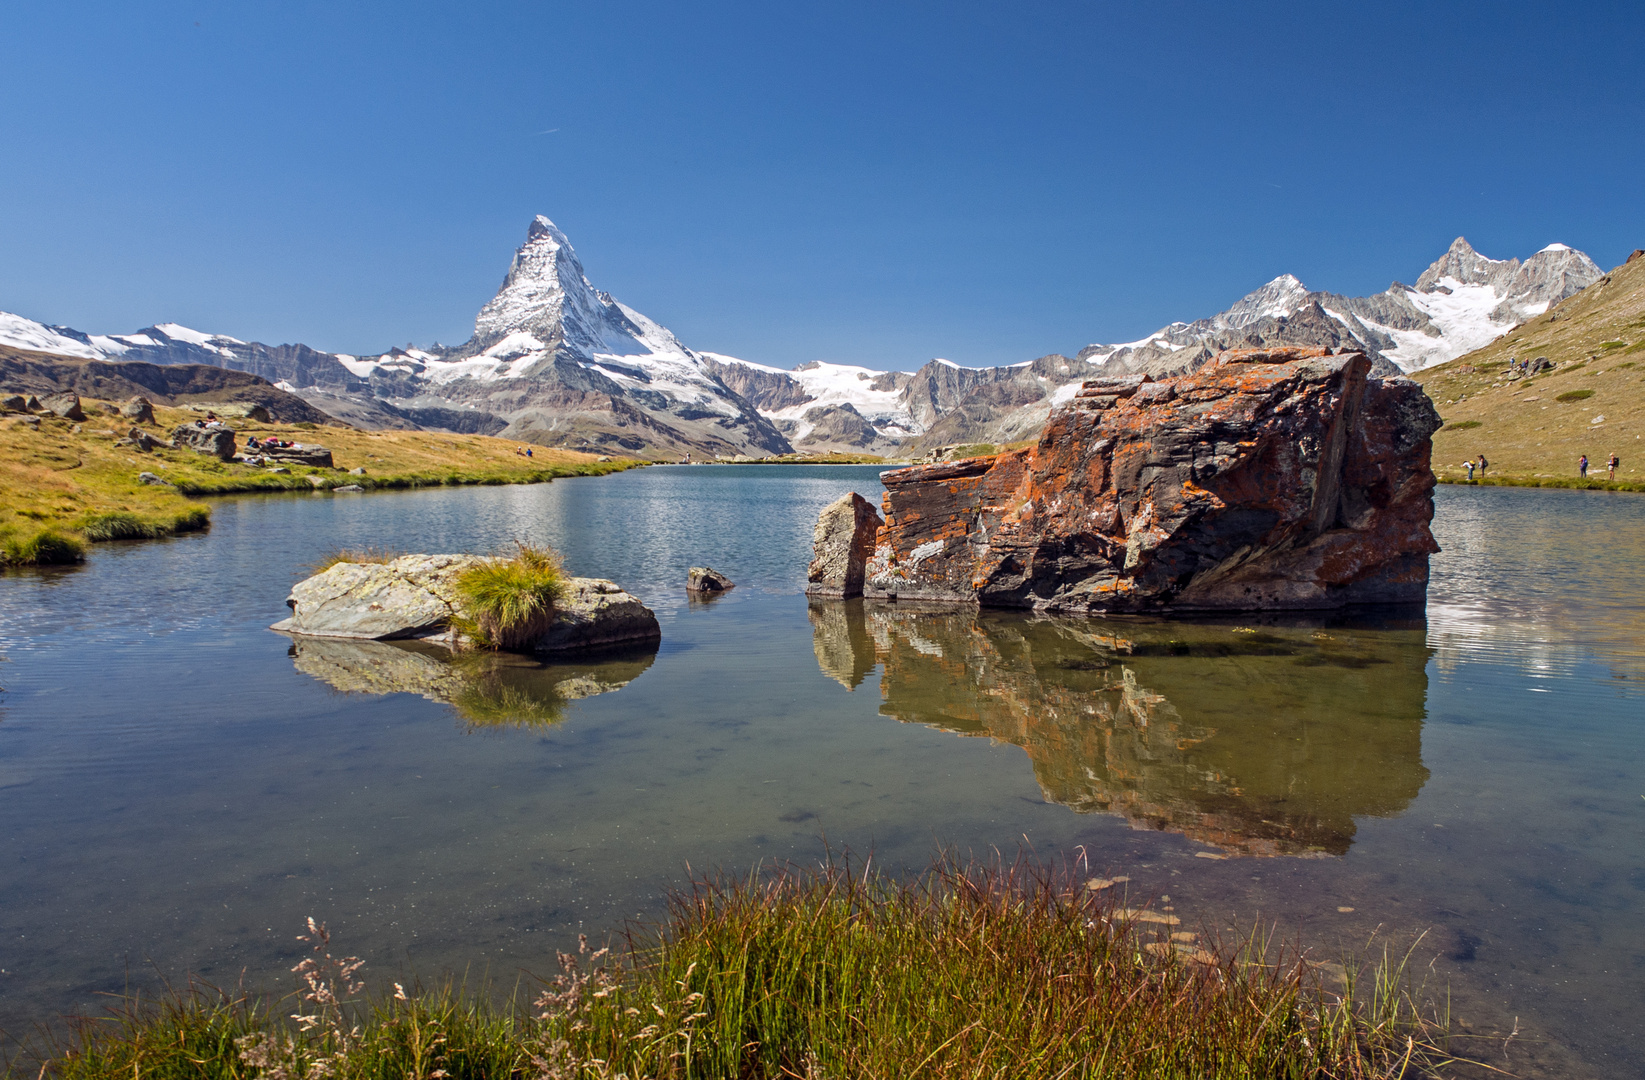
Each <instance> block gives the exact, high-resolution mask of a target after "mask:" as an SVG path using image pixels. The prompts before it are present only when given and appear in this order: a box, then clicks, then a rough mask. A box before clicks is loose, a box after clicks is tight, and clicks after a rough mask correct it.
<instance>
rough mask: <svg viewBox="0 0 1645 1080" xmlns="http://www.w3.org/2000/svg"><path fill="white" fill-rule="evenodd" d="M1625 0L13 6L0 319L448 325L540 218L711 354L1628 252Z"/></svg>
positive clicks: (1061, 327)
mask: <svg viewBox="0 0 1645 1080" xmlns="http://www.w3.org/2000/svg"><path fill="white" fill-rule="evenodd" d="M1642 29H1645V7H1642V6H1641V5H1639V4H1637V3H1632V4H1621V3H1618V4H1604V3H1589V4H1583V5H1562V4H1552V3H1548V4H1513V3H1494V4H1468V3H1451V4H1446V3H1432V2H1428V3H1423V4H1403V3H1378V4H1358V5H1351V4H1329V3H1284V4H1281V3H1239V4H1227V3H1133V4H1123V5H1121V4H1110V5H1104V4H1061V3H1042V4H1038V5H1011V4H1002V3H994V4H962V3H941V4H938V3H930V4H926V3H908V2H901V0H879V2H876V3H865V4H848V3H815V4H806V3H800V4H769V3H767V4H752V3H697V4H692V3H645V2H616V3H610V2H608V3H603V4H589V3H576V4H566V3H538V4H524V3H512V4H505V3H484V2H469V3H463V4H421V3H407V2H400V3H394V4H387V3H384V4H370V3H362V4H337V3H323V4H322V3H316V4H307V3H285V4H279V5H273V4H260V3H250V2H234V3H230V2H226V0H210V2H206V0H197V2H192V3H139V4H129V3H123V4H114V3H106V4H105V3H73V2H55V3H22V2H15V0H13V2H8V3H5V4H4V5H0V40H3V41H4V42H5V43H6V48H5V50H4V52H5V57H6V62H5V63H4V64H3V65H0V310H8V311H13V312H17V313H19V314H23V315H26V316H28V317H30V318H36V319H40V320H42V321H46V322H54V323H64V324H68V325H71V326H75V327H78V328H80V329H83V330H88V331H93V332H104V333H107V332H117V333H118V332H129V331H131V330H135V329H137V328H139V327H141V326H144V325H148V324H150V323H153V322H160V321H177V322H182V323H185V324H187V325H190V326H194V327H196V328H199V329H204V330H208V331H215V332H221V333H228V334H232V335H234V336H236V337H241V338H247V339H255V340H261V341H266V342H271V343H279V342H288V341H302V342H306V343H308V344H310V345H314V346H316V347H318V348H324V349H330V350H338V351H347V352H378V351H382V350H383V349H386V348H387V347H388V346H390V345H404V344H406V343H408V342H414V343H417V344H427V343H430V342H433V341H437V340H438V341H444V342H447V343H454V342H459V341H462V340H464V339H466V338H467V337H468V335H469V334H470V333H471V332H472V328H473V318H474V314H475V312H476V311H477V310H478V309H479V307H480V305H481V304H482V303H483V302H484V301H485V300H486V299H487V298H489V296H490V295H491V294H492V293H493V292H494V291H495V289H496V287H497V285H498V284H499V283H500V281H501V279H502V275H503V273H504V271H505V270H506V268H507V264H508V259H509V257H510V255H511V253H512V251H513V249H514V247H515V246H517V245H518V244H519V243H520V242H521V241H522V240H523V239H524V235H525V229H526V226H527V224H528V222H529V221H530V219H531V216H532V215H533V214H537V213H543V214H547V215H549V216H550V217H552V218H553V219H554V220H555V221H556V222H558V223H559V225H560V226H561V227H562V228H563V229H564V230H565V231H566V232H567V233H568V235H570V237H571V239H572V241H573V243H574V244H575V245H576V247H577V251H578V254H579V256H580V257H581V258H582V260H583V263H584V266H585V267H586V268H587V270H588V273H589V276H590V278H591V279H592V280H593V282H594V284H595V285H596V286H598V287H600V288H603V289H605V290H607V291H609V292H611V293H612V294H613V295H615V296H616V297H618V298H619V299H621V300H623V301H624V302H625V303H627V304H629V305H631V306H633V307H635V308H637V309H639V310H640V311H643V312H645V313H646V314H648V315H650V316H651V317H653V318H655V319H657V320H658V321H660V322H662V323H663V324H665V325H667V326H669V327H670V328H671V329H673V330H674V331H675V332H676V333H678V334H679V335H680V337H681V338H682V339H683V340H684V341H685V342H686V343H687V344H688V345H691V346H692V347H694V348H698V349H707V350H715V351H719V352H727V353H732V354H734V355H738V356H742V357H744V358H746V359H750V360H756V361H761V362H765V363H773V364H779V365H782V366H791V365H793V364H797V363H802V362H804V361H807V360H812V359H825V360H832V361H839V362H847V363H862V364H867V365H869V366H873V367H884V368H889V367H911V366H913V365H917V364H919V363H921V362H923V361H924V360H926V359H929V358H930V357H933V356H944V357H947V358H949V359H952V360H955V361H957V362H959V363H964V364H974V365H977V364H992V363H1011V362H1016V361H1019V360H1025V359H1029V358H1032V357H1035V356H1039V355H1042V354H1044V353H1048V352H1057V351H1060V352H1072V351H1073V350H1076V349H1078V348H1079V347H1080V346H1081V345H1084V344H1086V343H1088V342H1092V341H1123V340H1130V339H1134V338H1137V337H1141V336H1142V335H1144V334H1146V333H1148V332H1150V331H1152V330H1153V329H1155V328H1157V327H1158V326H1160V325H1162V324H1164V323H1166V322H1169V321H1171V320H1172V319H1178V318H1182V319H1191V318H1195V317H1198V316H1201V315H1207V314H1211V313H1212V312H1214V311H1216V310H1218V309H1220V308H1222V307H1225V306H1227V304H1229V303H1230V302H1232V301H1233V300H1235V299H1237V298H1238V297H1239V296H1240V295H1242V294H1243V293H1245V292H1247V291H1249V290H1251V289H1253V288H1256V287H1257V286H1259V285H1261V284H1262V283H1263V282H1264V281H1267V280H1268V279H1270V278H1272V277H1274V276H1275V275H1277V274H1280V273H1287V272H1289V273H1294V274H1296V275H1298V276H1299V277H1301V278H1302V280H1303V281H1304V282H1306V283H1307V284H1308V285H1309V286H1310V287H1312V288H1316V289H1329V290H1332V291H1336V292H1343V293H1355V294H1363V293H1368V292H1373V291H1376V290H1379V289H1382V288H1384V287H1386V286H1387V284H1388V283H1389V281H1391V280H1393V279H1395V278H1398V279H1401V280H1405V281H1411V280H1413V279H1415V277H1416V276H1417V274H1418V273H1420V272H1421V270H1422V268H1423V267H1424V266H1426V265H1427V264H1428V263H1429V262H1430V261H1431V260H1433V259H1434V258H1436V257H1437V256H1438V255H1439V254H1440V253H1441V252H1442V251H1443V250H1444V248H1445V246H1446V245H1447V244H1448V243H1449V242H1450V241H1451V239H1452V238H1453V237H1455V236H1457V235H1459V234H1460V235H1466V236H1467V237H1468V238H1469V240H1470V241H1472V242H1473V243H1474V245H1475V246H1476V247H1477V248H1479V249H1480V250H1481V251H1482V252H1483V253H1484V254H1486V255H1490V256H1492V257H1495V258H1506V257H1508V256H1510V255H1517V256H1519V257H1521V258H1523V257H1525V256H1527V255H1529V254H1531V253H1532V252H1534V251H1536V250H1537V249H1539V248H1541V247H1542V246H1544V245H1545V244H1547V243H1550V242H1553V241H1562V242H1564V243H1568V244H1571V245H1573V246H1576V247H1579V248H1581V249H1583V250H1585V251H1587V252H1588V253H1589V254H1590V255H1592V256H1593V257H1594V259H1595V260H1596V261H1598V262H1599V263H1600V265H1601V266H1605V267H1609V266H1612V265H1615V264H1616V263H1618V262H1620V261H1621V260H1622V259H1623V258H1625V257H1626V256H1627V254H1628V252H1630V251H1631V250H1633V249H1634V248H1635V247H1640V246H1645V198H1642V195H1645V190H1642V178H1645V160H1642V159H1645V107H1642V105H1645V91H1642V89H1641V87H1642V84H1645V81H1642V80H1640V79H1639V78H1638V77H1637V71H1638V65H1639V58H1640V56H1641V55H1645V32H1642Z"/></svg>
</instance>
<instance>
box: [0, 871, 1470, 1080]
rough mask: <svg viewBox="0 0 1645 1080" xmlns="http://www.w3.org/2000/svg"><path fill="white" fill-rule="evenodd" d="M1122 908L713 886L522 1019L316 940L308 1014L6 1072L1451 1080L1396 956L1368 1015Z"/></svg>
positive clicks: (206, 1024)
mask: <svg viewBox="0 0 1645 1080" xmlns="http://www.w3.org/2000/svg"><path fill="white" fill-rule="evenodd" d="M1108 896H1109V894H1108V893H1107V892H1096V891H1092V890H1088V889H1086V888H1084V887H1083V886H1082V885H1081V883H1080V882H1079V881H1077V880H1075V879H1072V878H1064V877H1061V876H1054V875H1052V874H1050V873H1048V872H1046V871H1044V870H1042V869H1038V868H1035V867H1032V866H1028V865H1026V864H1022V863H1019V864H1018V865H1017V866H1015V867H1009V868H978V867H974V866H971V867H962V866H959V865H957V864H952V863H942V864H939V865H938V866H937V867H936V868H934V869H933V870H931V871H930V872H928V873H927V874H925V875H924V876H922V877H920V878H918V879H916V880H913V881H909V882H901V883H899V882H895V881H893V880H891V879H889V878H887V877H884V876H881V875H879V874H876V873H871V872H862V873H856V872H852V871H851V870H850V869H849V868H848V867H846V866H844V865H838V864H836V865H831V866H827V867H824V868H822V869H821V870H817V871H783V872H778V873H776V874H773V875H766V876H763V877H758V878H753V879H748V880H742V881H729V882H728V881H699V882H698V883H697V884H696V885H695V886H694V887H693V888H692V889H691V890H690V891H688V892H684V893H681V894H679V895H676V896H675V897H674V898H673V900H672V903H671V907H670V913H669V916H668V918H667V920H666V922H665V923H664V924H663V925H662V926H661V927H660V928H657V929H656V930H655V931H646V932H642V931H630V932H629V933H628V934H627V935H626V936H625V938H624V944H623V947H622V949H621V950H620V951H621V957H620V959H613V958H612V957H611V956H610V954H608V952H607V951H606V950H604V949H602V950H600V951H598V952H595V953H592V954H590V953H589V952H588V951H587V947H586V945H585V946H584V948H583V951H582V954H581V955H577V956H571V955H564V954H562V956H561V958H560V959H561V965H562V969H563V970H562V973H561V974H560V975H558V976H556V977H555V978H553V979H552V980H550V981H549V983H548V984H547V985H546V989H544V990H543V991H542V993H541V994H540V995H539V996H537V998H536V1000H535V1003H534V1004H533V1005H532V1006H531V1007H529V1008H527V1007H525V1006H524V1005H523V1004H519V1003H517V1004H516V1005H514V1006H494V1005H490V1004H487V1003H486V1002H487V1001H488V1000H489V999H486V998H485V997H484V996H483V995H474V994H465V993H464V992H462V991H460V990H457V989H454V988H451V987H447V988H445V989H440V990H436V991H432V992H415V993H406V992H405V991H403V990H401V989H400V987H398V986H396V987H395V993H393V994H392V995H379V996H378V997H376V998H375V999H372V1000H371V1001H369V1002H368V1001H366V1000H364V990H363V985H362V983H361V981H360V979H359V975H358V962H357V961H355V960H353V959H352V958H346V959H336V958H333V957H332V956H331V954H330V952H329V945H328V939H327V937H326V935H325V931H324V928H323V927H319V926H316V925H315V924H313V923H312V921H311V923H310V929H311V932H310V934H308V935H305V937H306V939H307V940H309V942H310V944H311V945H312V946H313V948H314V952H313V954H312V955H311V956H310V957H309V958H308V959H306V960H305V961H304V962H303V963H302V964H301V965H299V967H298V968H297V969H296V970H297V972H298V974H299V976H300V978H301V980H302V983H303V986H302V989H301V990H300V992H299V995H298V997H297V998H296V1000H295V1001H292V1000H291V999H287V1000H286V1001H282V1002H268V1001H262V1002H258V1001H253V1000H250V999H246V998H228V997H215V996H213V995H211V994H209V993H205V992H201V991H191V992H189V993H187V994H184V995H179V996H178V997H176V998H175V999H174V1000H172V1001H170V1002H168V1003H165V1004H163V1005H160V1006H156V1007H141V1006H139V1007H133V1008H130V1009H128V1010H127V1011H126V1012H124V1013H123V1014H121V1015H119V1016H117V1017H115V1018H114V1019H113V1020H111V1021H106V1022H97V1021H87V1022H84V1023H82V1024H81V1025H80V1026H79V1027H78V1028H77V1029H76V1031H75V1033H74V1035H73V1037H72V1038H71V1040H70V1041H69V1042H68V1043H66V1044H64V1045H61V1046H58V1047H56V1048H54V1049H53V1050H52V1051H51V1052H48V1053H46V1054H45V1055H43V1056H42V1058H40V1059H35V1060H31V1061H19V1062H16V1063H14V1064H13V1066H12V1069H11V1075H12V1076H17V1077H21V1076H25V1075H27V1076H34V1075H35V1074H36V1073H37V1072H38V1073H39V1074H40V1075H42V1076H52V1077H61V1078H65V1080H69V1078H73V1080H81V1078H85V1080H90V1078H103V1077H107V1078H111V1080H112V1078H116V1077H118V1078H125V1077H132V1076H140V1077H146V1078H155V1080H158V1078H165V1077H266V1078H269V1080H297V1078H309V1077H321V1076H328V1077H332V1076H334V1077H382V1078H385V1080H386V1078H389V1077H395V1078H399V1077H417V1078H424V1077H429V1078H433V1077H441V1078H444V1077H451V1078H482V1077H484V1078H503V1077H519V1078H522V1080H525V1078H537V1080H551V1078H552V1080H560V1078H567V1080H568V1078H579V1080H582V1078H588V1080H592V1078H608V1080H609V1078H615V1077H629V1078H639V1077H670V1078H673V1077H681V1078H683V1077H705V1078H706V1077H723V1078H728V1080H729V1078H778V1077H807V1078H813V1080H815V1078H820V1077H839V1078H847V1077H849V1078H854V1080H855V1078H881V1077H883V1078H893V1077H896V1078H902V1077H962V1076H963V1077H1137V1078H1142V1077H1148V1078H1169V1077H1184V1078H1187V1077H1193V1078H1196V1080H1197V1078H1204V1077H1218V1078H1237V1077H1263V1078H1280V1077H1283V1078H1305V1077H1390V1078H1391V1077H1410V1076H1418V1075H1424V1074H1427V1073H1430V1072H1432V1071H1433V1070H1434V1069H1437V1068H1441V1067H1443V1066H1444V1064H1445V1062H1443V1061H1442V1060H1440V1057H1439V1051H1438V1050H1437V1048H1435V1047H1434V1046H1433V1045H1432V1041H1433V1040H1432V1038H1430V1036H1431V1035H1432V1034H1433V1033H1434V1031H1435V1029H1433V1028H1431V1027H1429V1026H1428V1025H1426V1024H1425V1023H1424V1022H1423V1021H1422V1019H1421V1017H1419V1016H1418V1014H1417V1012H1416V1009H1415V1005H1414V1002H1413V996H1412V991H1411V988H1410V986H1409V985H1408V983H1407V979H1406V976H1405V973H1404V968H1403V965H1402V964H1401V963H1400V962H1399V961H1398V960H1397V959H1389V958H1385V959H1384V962H1383V963H1382V964H1381V965H1379V966H1378V967H1377V969H1376V970H1375V972H1374V973H1373V976H1372V977H1371V978H1370V980H1369V983H1370V987H1371V989H1370V992H1369V995H1368V996H1366V997H1361V996H1360V991H1359V984H1358V983H1357V982H1356V980H1354V979H1352V978H1350V979H1349V980H1348V983H1347V986H1346V987H1345V988H1342V989H1340V990H1339V991H1338V992H1328V991H1326V990H1324V989H1323V988H1322V987H1321V986H1320V985H1319V984H1318V983H1317V982H1316V981H1315V980H1314V979H1313V977H1312V974H1311V973H1312V970H1313V969H1312V968H1311V967H1310V966H1309V965H1308V964H1306V963H1302V962H1300V961H1294V962H1293V961H1286V960H1285V959H1284V958H1282V957H1279V956H1277V955H1276V950H1274V949H1272V948H1271V947H1270V943H1269V942H1266V941H1263V940H1253V941H1249V942H1246V943H1245V945H1244V946H1243V947H1242V948H1240V949H1237V950H1233V951H1230V952H1225V953H1220V954H1218V953H1214V952H1207V951H1206V950H1205V949H1204V948H1202V947H1200V946H1197V945H1188V946H1186V947H1185V948H1179V947H1178V946H1179V945H1183V944H1184V943H1183V942H1180V941H1174V940H1173V938H1172V935H1171V934H1170V933H1167V932H1165V931H1161V932H1160V933H1158V934H1155V933H1152V932H1150V931H1149V930H1147V929H1145V928H1146V927H1152V926H1158V925H1160V924H1155V923H1146V922H1143V921H1141V920H1139V919H1137V918H1136V915H1135V913H1130V914H1127V913H1126V912H1125V910H1124V909H1122V908H1119V907H1117V906H1116V904H1115V902H1114V901H1113V900H1111V899H1108ZM1167 929H1169V928H1167ZM1176 936H1177V937H1179V938H1180V937H1181V936H1182V935H1181V933H1180V932H1179V933H1178V934H1177V935H1176ZM527 996H529V995H527ZM292 1004H295V1005H296V1006H297V1007H296V1008H295V1010H293V1009H292V1008H290V1007H289V1006H290V1005H292ZM293 1012H295V1015H294V1016H293V1018H292V1019H293V1021H294V1022H290V1021H285V1020H283V1019H282V1017H283V1016H284V1014H288V1013H293Z"/></svg>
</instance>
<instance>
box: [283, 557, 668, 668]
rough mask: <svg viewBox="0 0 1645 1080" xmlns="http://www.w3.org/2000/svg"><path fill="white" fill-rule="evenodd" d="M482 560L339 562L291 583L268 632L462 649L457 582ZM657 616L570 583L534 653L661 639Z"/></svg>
mask: <svg viewBox="0 0 1645 1080" xmlns="http://www.w3.org/2000/svg"><path fill="white" fill-rule="evenodd" d="M488 561H489V559H487V558H486V557H485V556H482V555H402V556H400V557H399V558H396V559H391V560H389V561H387V562H382V563H350V562H340V563H338V564H336V565H335V566H332V567H330V568H329V569H327V570H325V571H324V572H322V573H319V574H315V575H314V576H313V577H310V578H307V579H305V580H303V581H300V582H298V583H297V584H296V585H294V586H292V589H291V595H290V596H289V597H288V598H287V599H286V604H287V606H289V607H290V608H291V612H292V614H291V618H289V619H283V620H281V621H280V622H277V623H275V624H274V626H273V627H272V629H274V630H279V631H282V632H285V633H291V634H302V635H306V636H311V637H330V638H363V639H373V640H391V639H396V638H426V639H431V640H442V641H444V642H445V643H447V644H451V645H457V644H460V643H461V642H460V635H458V634H457V632H456V631H455V630H453V629H452V626H451V623H452V617H453V616H454V615H458V614H460V613H461V601H460V599H459V597H458V595H457V579H458V578H459V577H461V576H462V574H463V571H465V570H467V569H468V568H469V567H471V566H475V565H477V564H479V563H483V562H488ZM661 638H662V629H661V627H660V626H659V625H658V623H657V616H656V615H655V614H653V613H652V611H651V609H649V608H647V607H646V606H645V605H644V604H642V603H640V602H639V600H637V599H635V598H634V597H633V596H630V595H629V594H628V593H626V592H624V591H623V590H622V588H621V587H620V586H618V585H616V584H615V583H613V582H610V581H606V580H604V579H603V578H570V579H568V580H567V581H566V589H565V595H564V596H563V597H561V599H560V600H559V601H558V602H557V603H556V604H555V606H554V614H553V618H552V620H551V621H550V622H549V624H548V628H547V630H546V631H544V633H543V634H542V635H541V636H540V637H538V638H537V640H536V641H535V642H534V643H533V644H532V646H531V651H534V652H537V653H564V652H571V651H575V650H579V649H594V648H607V647H610V646H615V645H643V644H646V643H649V642H655V641H659V640H661Z"/></svg>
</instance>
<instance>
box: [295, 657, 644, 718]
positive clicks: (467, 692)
mask: <svg viewBox="0 0 1645 1080" xmlns="http://www.w3.org/2000/svg"><path fill="white" fill-rule="evenodd" d="M290 656H291V658H292V662H293V663H294V664H296V666H297V670H298V671H301V672H302V673H303V674H305V675H312V676H313V677H314V678H316V679H319V680H320V681H321V682H323V683H328V684H329V685H331V686H332V687H334V688H336V689H338V690H341V691H343V692H344V693H350V694H420V695H422V696H423V697H425V698H427V699H428V700H430V701H438V702H442V703H444V704H447V705H450V706H451V707H452V708H453V709H454V710H455V711H456V713H457V715H458V716H460V717H462V718H463V719H464V720H465V721H467V722H468V724H469V726H471V727H476V728H479V727H527V726H543V725H548V724H557V723H559V722H560V721H561V720H564V719H565V716H566V710H567V708H568V707H569V705H570V703H571V702H572V701H575V700H577V699H579V698H586V697H593V696H594V695H595V694H607V693H610V692H611V691H613V690H620V689H622V688H623V687H624V686H627V685H628V684H629V683H631V682H633V681H634V680H635V679H637V678H639V676H640V675H641V674H642V673H643V672H644V671H645V670H646V669H647V668H649V667H650V666H651V662H652V661H653V660H655V659H656V656H657V653H656V647H655V646H652V647H651V648H650V649H643V650H638V651H632V650H631V651H624V652H618V653H601V654H599V655H598V656H595V657H591V658H588V659H585V660H580V661H577V662H573V663H543V662H541V661H538V660H533V659H531V658H530V657H526V656H516V655H513V654H511V653H494V652H480V653H460V654H453V653H451V652H450V651H449V650H447V649H444V648H442V647H440V646H438V645H430V644H427V643H424V642H416V641H392V642H391V641H357V640H353V639H341V638H316V637H295V638H293V639H292V643H291V649H290Z"/></svg>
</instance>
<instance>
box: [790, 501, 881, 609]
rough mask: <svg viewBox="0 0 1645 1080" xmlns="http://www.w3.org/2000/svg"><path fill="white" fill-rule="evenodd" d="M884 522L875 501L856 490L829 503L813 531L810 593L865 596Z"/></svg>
mask: <svg viewBox="0 0 1645 1080" xmlns="http://www.w3.org/2000/svg"><path fill="white" fill-rule="evenodd" d="M881 525H882V522H881V521H880V515H879V514H878V513H877V512H875V510H874V504H873V503H871V502H869V501H868V500H867V499H865V498H863V497H862V496H861V495H858V494H857V493H856V492H854V491H853V492H852V493H851V494H849V495H845V496H842V497H841V498H839V499H837V500H835V501H834V502H832V503H830V504H829V505H828V506H826V507H825V508H824V509H823V512H822V513H821V514H819V515H818V516H817V528H816V531H815V532H814V533H813V534H812V545H813V554H812V559H811V565H810V567H808V568H807V570H806V586H805V591H806V595H808V596H816V597H824V598H834V599H845V598H848V597H852V596H861V595H862V594H863V582H864V580H865V577H866V574H867V567H868V562H869V560H870V559H871V558H873V555H874V544H875V539H876V537H877V536H878V534H879V530H880V527H881Z"/></svg>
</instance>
